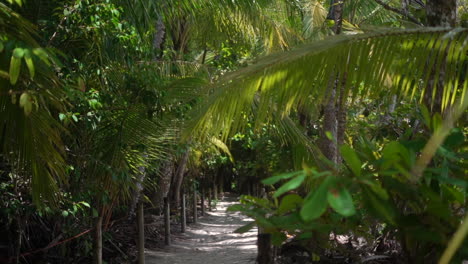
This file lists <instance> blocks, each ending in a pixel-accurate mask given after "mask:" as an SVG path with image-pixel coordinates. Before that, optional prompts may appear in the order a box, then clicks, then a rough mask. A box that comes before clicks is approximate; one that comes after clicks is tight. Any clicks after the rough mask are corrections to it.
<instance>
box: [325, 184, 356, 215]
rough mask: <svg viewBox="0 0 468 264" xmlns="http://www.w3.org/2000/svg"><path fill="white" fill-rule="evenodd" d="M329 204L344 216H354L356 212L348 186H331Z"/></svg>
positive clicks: (328, 197) (328, 196)
mask: <svg viewBox="0 0 468 264" xmlns="http://www.w3.org/2000/svg"><path fill="white" fill-rule="evenodd" d="M327 199H328V204H330V207H331V208H333V209H334V210H335V211H336V212H337V213H339V214H341V215H343V216H346V217H348V216H352V215H354V214H355V213H356V209H355V208H354V204H353V197H352V196H351V194H350V193H349V191H348V190H347V189H346V188H342V187H341V188H331V189H330V190H328V195H327Z"/></svg>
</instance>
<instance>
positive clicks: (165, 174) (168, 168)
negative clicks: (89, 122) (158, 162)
mask: <svg viewBox="0 0 468 264" xmlns="http://www.w3.org/2000/svg"><path fill="white" fill-rule="evenodd" d="M173 171H174V163H173V160H172V158H170V157H169V158H168V159H167V160H166V161H165V163H164V165H163V167H162V172H161V177H160V179H159V182H158V187H157V191H156V192H155V194H154V196H153V199H152V202H153V204H155V205H157V206H159V213H162V212H163V205H164V197H167V196H168V194H169V188H170V186H171V177H172V174H173Z"/></svg>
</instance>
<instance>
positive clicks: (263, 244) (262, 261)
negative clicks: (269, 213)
mask: <svg viewBox="0 0 468 264" xmlns="http://www.w3.org/2000/svg"><path fill="white" fill-rule="evenodd" d="M257 245H258V255H257V263H258V264H272V263H273V254H272V248H271V234H266V233H263V234H258V237H257Z"/></svg>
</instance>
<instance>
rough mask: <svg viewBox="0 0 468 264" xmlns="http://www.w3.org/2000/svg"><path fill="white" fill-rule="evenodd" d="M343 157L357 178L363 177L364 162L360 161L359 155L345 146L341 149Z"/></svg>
mask: <svg viewBox="0 0 468 264" xmlns="http://www.w3.org/2000/svg"><path fill="white" fill-rule="evenodd" d="M340 152H341V156H342V157H343V159H344V160H345V161H346V164H348V167H349V168H350V169H351V171H352V172H353V173H354V175H356V176H357V177H359V176H361V166H362V162H361V160H360V159H359V157H358V155H357V154H356V152H355V151H354V149H352V148H351V147H350V146H347V145H343V146H341V148H340Z"/></svg>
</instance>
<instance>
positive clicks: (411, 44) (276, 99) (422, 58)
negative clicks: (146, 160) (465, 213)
mask: <svg viewBox="0 0 468 264" xmlns="http://www.w3.org/2000/svg"><path fill="white" fill-rule="evenodd" d="M467 44H468V30H467V29H453V30H451V29H441V28H432V29H411V30H388V31H384V32H381V33H370V34H361V35H352V36H334V37H330V38H328V39H326V40H323V41H319V42H315V43H311V44H308V45H304V46H302V47H300V48H297V49H296V50H292V51H289V52H283V53H278V54H274V55H271V56H267V57H266V58H264V59H261V60H260V61H259V62H258V63H256V64H255V65H252V66H250V67H246V68H244V69H241V70H239V71H237V72H234V73H232V74H230V75H226V76H225V77H224V78H223V80H221V81H220V82H219V83H217V84H215V86H216V88H214V89H215V92H214V94H213V95H212V96H210V97H209V98H208V102H207V103H206V104H205V106H204V107H203V108H202V109H200V111H198V115H197V116H196V117H195V118H194V119H193V120H194V121H193V122H192V123H191V126H190V128H191V129H190V131H195V133H196V134H197V135H201V134H203V133H213V134H218V133H219V134H220V135H221V137H222V138H223V139H226V138H227V137H228V136H229V135H231V134H232V133H234V132H236V131H239V130H241V129H242V128H243V126H244V123H245V122H242V120H243V118H244V116H246V115H249V114H250V113H252V111H253V109H254V108H253V103H254V100H255V96H256V95H257V94H258V95H260V97H261V98H260V100H259V105H258V106H257V107H256V111H257V112H256V116H257V121H256V122H260V123H263V122H265V121H266V120H267V119H268V118H269V117H271V116H272V114H273V113H274V114H276V115H277V116H279V117H281V116H288V115H289V113H290V112H291V111H292V110H294V109H295V108H296V107H297V106H298V105H300V104H303V102H304V101H308V102H312V103H313V104H314V105H315V106H317V105H320V104H322V103H323V102H324V101H325V99H326V98H327V96H328V93H329V90H328V88H329V83H328V82H329V80H330V78H332V77H333V78H335V77H338V79H341V80H342V81H343V83H344V86H345V89H344V92H345V93H346V97H345V98H349V100H350V101H352V100H354V99H355V98H357V97H358V96H371V97H376V98H378V97H379V95H380V94H381V93H394V94H399V95H401V96H405V97H410V98H413V97H418V98H419V100H422V98H423V97H424V93H425V92H426V91H427V90H428V88H427V87H428V86H429V84H428V83H429V78H430V77H431V76H435V77H434V78H437V79H440V80H443V84H444V85H443V87H435V88H434V90H433V95H432V98H433V99H434V97H435V90H437V89H442V94H443V96H442V102H443V105H442V107H443V108H447V107H449V106H451V105H453V104H454V102H455V100H456V98H457V97H459V96H460V95H461V94H465V93H466V90H467V85H468V80H466V79H465V77H464V76H466V73H467V70H468V68H467V67H466V56H467V50H468V45H467ZM337 74H338V76H336V75H337ZM436 83H437V80H436ZM272 103H274V104H275V105H276V108H275V109H272V108H271V105H272Z"/></svg>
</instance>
